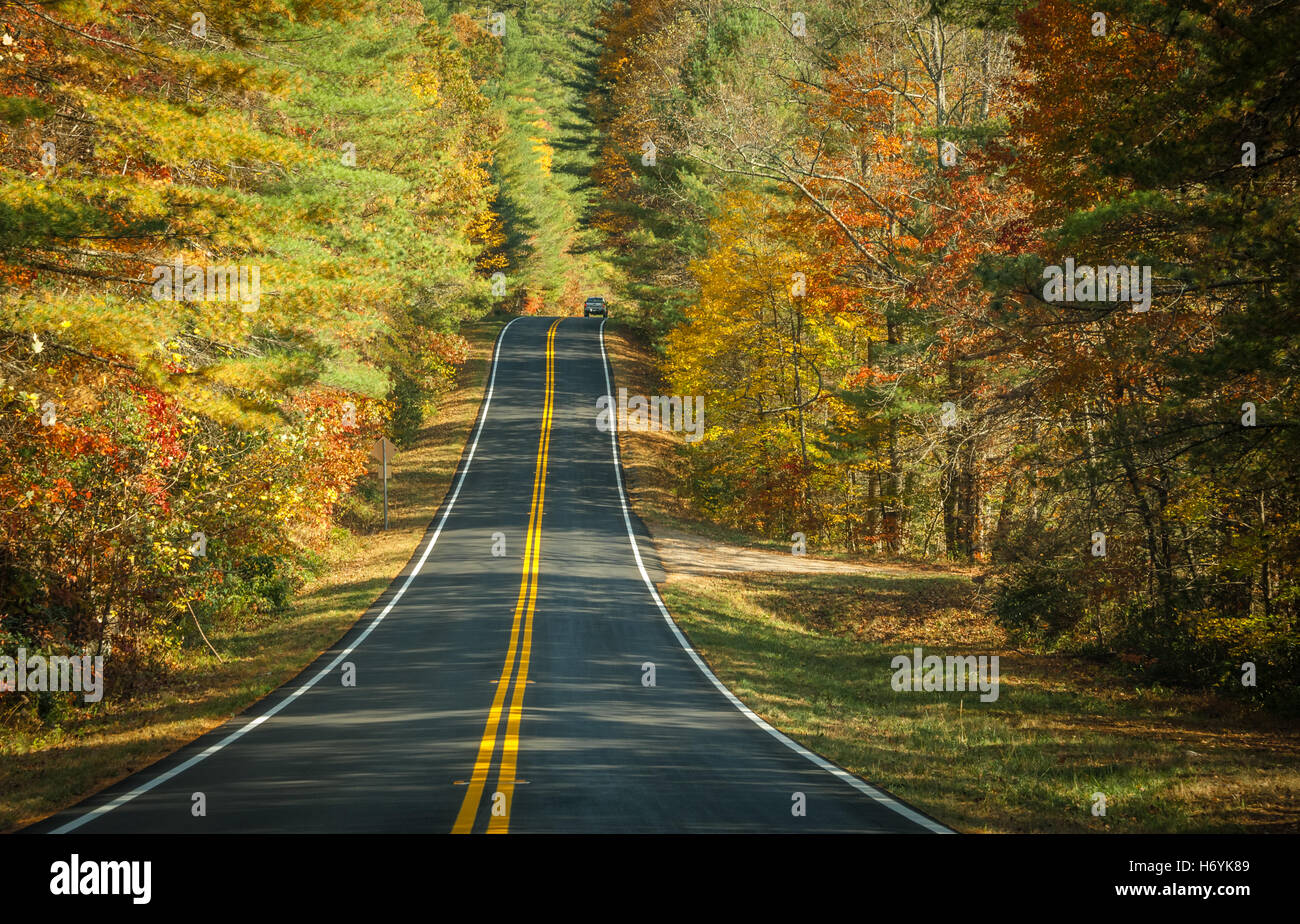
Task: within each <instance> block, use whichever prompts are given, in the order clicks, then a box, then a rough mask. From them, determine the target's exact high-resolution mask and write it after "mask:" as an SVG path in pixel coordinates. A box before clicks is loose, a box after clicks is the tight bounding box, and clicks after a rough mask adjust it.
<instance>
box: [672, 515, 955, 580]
mask: <svg viewBox="0 0 1300 924" xmlns="http://www.w3.org/2000/svg"><path fill="white" fill-rule="evenodd" d="M646 526H647V527H648V528H649V530H650V535H651V536H652V537H653V538H654V541H655V547H656V548H657V549H658V550H659V560H660V561H661V562H662V563H663V566H664V570H665V571H667V572H668V574H669V575H670V576H671V575H674V574H685V575H699V574H743V573H746V572H751V571H761V572H768V573H783V574H881V573H889V574H912V575H918V576H920V575H942V574H965V573H967V572H965V571H961V570H959V569H945V568H927V567H925V566H922V565H912V564H907V563H894V562H848V561H833V560H831V559H827V558H814V557H813V556H811V555H793V554H791V553H790V552H777V551H772V550H768V549H751V548H746V547H745V546H739V545H730V544H728V543H725V542H719V541H718V540H716V539H706V538H704V537H702V536H695V535H692V534H690V533H686V532H682V531H681V530H678V529H672V528H670V527H666V526H662V525H659V524H655V523H647V524H646Z"/></svg>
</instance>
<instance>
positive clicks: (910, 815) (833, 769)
mask: <svg viewBox="0 0 1300 924" xmlns="http://www.w3.org/2000/svg"><path fill="white" fill-rule="evenodd" d="M600 358H601V364H602V367H603V369H604V372H605V394H606V395H607V396H609V395H612V393H613V385H612V384H611V383H610V380H609V358H608V357H607V356H606V355H605V322H604V321H603V320H602V321H601V322H600ZM611 400H612V398H611ZM609 441H610V445H611V446H612V447H613V449H614V472H615V475H616V476H617V479H618V497H619V502H620V503H621V504H622V506H623V523H624V525H626V526H627V538H628V540H629V541H630V542H631V543H632V554H633V556H635V558H636V566H637V570H639V571H640V572H641V580H643V581H645V586H646V588H647V589H648V590H649V591H650V596H651V597H653V598H654V601H655V605H656V606H657V607H659V613H660V615H661V616H663V618H664V622H666V623H668V628H669V629H671V630H672V632H673V635H674V636H676V638H677V642H678V644H680V645H681V646H682V648H683V649H685V651H686V653H687V654H688V655H690V656H691V660H692V661H694V662H695V666H696V667H698V668H699V669H700V672H701V673H703V674H704V676H705V677H707V678H708V679H709V681H710V682H711V683H712V684H713V685H714V686H715V687H717V688H718V690H719V692H721V693H722V695H723V696H725V697H726V698H727V699H728V700H730V701H731V705H733V706H735V707H736V708H737V709H739V710H740V712H741V713H742V714H743V715H744V716H745V718H747V719H749V720H750V721H751V722H753V723H754V724H755V725H757V726H758V727H759V728H761V729H763V731H765V732H767V733H768V734H769V735H771V736H772V737H773V738H775V739H776V740H777V741H779V742H781V743H782V744H784V745H785V746H786V747H788V748H789V749H790V750H792V751H794V752H795V753H796V754H799V755H801V756H803V757H806V758H808V760H810V761H812V762H813V763H814V764H816V765H817V766H818V767H820V768H821V769H823V770H825V771H826V772H827V773H830V774H832V775H834V776H835V777H837V778H838V779H840V780H843V781H844V782H845V783H848V784H849V785H850V786H852V787H853V788H854V789H856V790H858V792H860V793H862V794H863V795H866V796H870V797H871V798H872V799H874V800H876V801H877V802H879V803H880V804H881V805H883V806H885V807H886V808H889V809H893V810H894V811H895V812H897V813H898V814H900V815H902V816H903V817H904V818H906V819H907V820H908V821H911V822H913V823H914V824H918V825H920V826H921V827H923V828H925V829H926V830H928V831H932V832H934V833H935V834H955V833H956V832H955V831H953V830H952V829H951V828H947V827H945V826H944V825H941V824H940V823H939V822H937V821H935V820H934V819H933V818H927V817H926V816H925V815H922V814H921V813H920V812H918V811H916V810H915V809H913V808H911V807H909V806H907V805H904V804H903V803H901V802H899V801H898V800H897V799H895V798H894V797H893V796H891V795H890V794H889V793H887V792H883V791H881V790H879V789H877V788H876V787H874V786H872V785H871V784H870V783H867V782H865V781H863V780H860V779H858V778H857V777H856V776H854V775H853V774H851V773H849V772H848V771H847V770H845V769H843V768H842V767H837V766H835V764H833V763H831V762H830V761H828V760H827V759H826V758H824V757H822V756H821V755H819V754H815V753H813V752H812V751H810V750H808V749H807V748H806V747H804V746H803V745H802V744H799V743H798V742H797V741H794V740H792V739H791V738H789V737H787V736H786V735H785V734H784V733H783V732H780V731H778V730H777V729H775V728H773V727H772V726H771V725H769V724H768V723H767V722H766V721H765V720H764V719H763V718H762V716H760V715H758V714H757V713H755V712H754V711H753V710H752V709H750V708H749V707H748V706H746V705H745V704H744V703H742V702H741V701H740V700H739V699H738V698H737V697H736V694H734V693H732V692H731V691H730V690H728V689H727V687H726V685H725V684H723V682H722V681H721V680H719V679H718V678H717V676H716V675H715V674H714V673H713V671H711V670H709V666H708V665H707V664H705V663H704V659H703V658H701V657H700V656H699V654H698V653H697V652H696V651H695V649H694V648H692V647H691V643H690V642H689V641H687V640H686V636H685V635H683V634H682V630H681V629H680V628H678V626H677V623H675V622H673V617H672V616H671V615H670V614H669V612H668V607H666V606H664V602H663V600H661V599H660V598H659V591H657V590H655V585H654V582H653V581H651V580H650V575H649V574H647V573H646V570H645V563H644V562H643V561H642V560H641V549H640V547H639V546H638V545H637V541H636V533H634V532H633V530H632V518H631V515H630V514H629V511H628V503H627V494H626V492H624V490H623V464H622V462H621V461H620V459H619V454H618V428H617V427H610V429H609Z"/></svg>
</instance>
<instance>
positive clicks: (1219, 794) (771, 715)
mask: <svg viewBox="0 0 1300 924" xmlns="http://www.w3.org/2000/svg"><path fill="white" fill-rule="evenodd" d="M606 347H607V350H608V351H609V355H610V361H611V363H612V364H613V366H614V370H615V375H616V378H617V385H618V386H622V387H625V388H627V389H628V390H629V391H630V392H632V393H634V394H636V393H641V394H661V393H663V392H662V390H661V389H662V388H663V383H662V379H661V377H660V375H659V373H658V369H657V366H656V364H655V361H654V357H653V355H652V354H651V352H650V351H649V350H648V348H647V347H646V345H645V344H644V342H643V341H642V340H640V339H639V338H638V337H637V335H636V333H635V331H632V330H629V329H628V328H626V327H622V326H619V325H617V324H614V323H611V324H610V325H607V326H606ZM620 443H621V446H622V449H623V459H624V466H625V469H626V470H627V474H628V485H629V492H628V493H629V498H630V500H631V503H632V505H633V507H634V508H635V509H636V511H637V513H638V515H640V516H641V518H642V519H643V520H644V521H646V523H647V525H648V526H649V527H650V529H651V532H652V533H653V532H654V531H655V528H656V526H660V527H664V526H666V527H670V528H674V529H680V530H682V531H685V532H689V533H694V534H696V535H699V536H704V537H706V538H710V539H717V540H720V541H725V542H729V543H732V544H735V545H739V546H747V547H749V548H759V549H762V548H770V549H774V550H777V551H781V552H786V553H788V552H789V546H788V545H786V544H785V543H773V542H765V541H762V540H756V539H755V538H753V537H749V536H745V535H743V534H740V533H737V532H735V531H734V530H729V529H727V528H725V527H722V526H718V525H716V524H711V523H708V522H707V521H705V520H703V519H701V518H700V517H698V516H697V515H695V514H694V513H693V512H692V511H691V510H690V508H689V503H688V501H687V500H686V499H684V498H682V497H681V496H680V495H679V494H678V493H677V492H676V490H675V480H674V479H675V476H676V473H677V472H678V471H680V462H679V461H678V457H677V453H678V451H679V449H678V445H679V444H678V443H676V442H675V440H674V439H673V438H672V437H671V436H668V435H665V434H647V433H622V434H620ZM810 551H814V550H810ZM816 554H818V555H819V556H820V555H821V553H820V552H817V553H816ZM822 557H826V558H836V559H841V560H855V561H858V562H860V563H862V564H863V566H864V568H865V569H866V573H864V574H861V575H851V574H850V575H843V574H819V575H801V574H778V573H772V572H751V573H747V574H743V575H739V576H735V575H727V576H720V575H719V576H686V575H681V574H678V575H670V577H669V580H668V582H667V583H666V585H665V586H664V588H663V592H664V600H665V603H666V604H667V605H668V608H669V610H670V611H671V612H672V614H673V618H674V619H675V620H676V621H677V622H678V624H679V625H680V626H681V627H682V629H683V630H684V631H685V632H686V633H687V634H688V635H689V636H690V638H691V641H692V644H693V645H695V647H696V648H697V650H699V652H700V654H701V655H702V656H703V657H704V658H705V659H706V660H707V661H708V663H709V665H710V666H711V667H712V669H713V670H714V671H715V672H716V673H717V674H718V677H719V678H720V679H721V680H722V681H723V682H724V683H726V684H727V686H728V687H729V688H730V689H731V690H732V691H733V692H735V694H736V695H737V696H739V697H740V698H741V699H742V700H743V701H744V702H745V703H746V704H747V705H748V706H749V707H750V708H751V709H753V710H754V711H755V712H757V713H758V714H759V715H761V716H763V718H765V719H766V720H767V721H769V722H770V723H771V724H772V725H774V726H776V727H777V728H779V729H781V730H782V731H784V732H785V733H786V734H788V735H790V736H791V737H792V738H794V739H795V740H797V741H799V742H800V743H802V744H803V745H804V746H806V747H808V748H811V749H812V750H814V751H816V752H817V753H819V754H823V755H825V756H826V757H828V758H830V759H831V760H833V761H835V762H836V763H839V764H841V765H842V766H844V767H846V768H848V769H849V770H851V771H852V772H854V773H857V774H859V775H860V776H862V777H863V778H865V779H868V780H871V781H872V782H874V783H877V784H879V785H880V786H882V787H884V788H886V789H888V790H889V791H890V792H893V793H895V794H896V795H898V796H899V797H900V798H902V799H904V800H905V801H907V802H910V803H912V804H914V805H916V806H917V807H919V808H921V809H923V810H924V811H926V812H928V813H930V814H932V815H934V816H935V817H936V818H938V819H939V820H940V821H942V822H944V823H945V824H948V825H950V826H951V827H954V828H956V829H958V830H960V831H968V832H1013V833H1026V832H1126V833H1128V832H1133V833H1136V832H1150V833H1161V832H1203V833H1220V832H1225V833H1226V832H1250V833H1256V832H1290V833H1294V832H1300V726H1297V724H1296V723H1295V722H1293V721H1288V720H1284V719H1282V718H1280V717H1277V716H1271V715H1268V714H1260V713H1254V712H1249V711H1247V710H1245V709H1243V708H1241V707H1238V706H1237V705H1235V704H1233V703H1230V702H1227V701H1225V700H1222V699H1219V698H1217V697H1214V696H1212V695H1209V694H1200V693H1188V692H1183V691H1178V690H1171V689H1166V688H1162V687H1140V686H1136V685H1134V684H1133V682H1132V681H1130V680H1128V679H1127V678H1126V677H1125V676H1124V674H1123V671H1122V666H1115V665H1112V664H1105V663H1099V662H1094V661H1089V660H1085V659H1083V658H1079V657H1073V656H1067V655H1059V654H1041V653H1034V652H1026V651H1017V650H1015V649H1014V648H1013V647H1012V646H1011V644H1010V643H1009V642H1008V640H1007V638H1006V636H1005V634H1004V633H1003V632H1002V630H1001V629H999V628H998V626H997V625H996V624H995V623H994V621H993V619H992V617H991V616H989V615H988V614H987V613H986V612H985V607H984V606H983V601H982V599H981V597H980V596H979V594H978V592H977V589H976V587H975V585H974V584H973V583H972V582H971V581H970V578H969V574H970V573H971V572H972V571H973V570H975V569H969V568H961V567H956V566H945V565H939V566H937V567H936V565H935V564H934V563H926V564H924V565H921V564H920V563H913V564H916V570H915V573H908V572H906V571H902V572H901V573H900V571H899V570H898V567H897V566H898V564H899V560H898V559H892V558H884V557H881V558H877V559H874V561H878V562H881V563H888V564H891V565H893V566H894V568H893V569H892V570H885V569H880V570H878V571H874V572H873V571H872V570H871V564H872V560H864V559H861V558H858V559H850V558H849V557H848V556H840V555H832V554H827V555H824V556H822ZM938 571H947V572H948V573H936V572H938ZM915 646H920V647H921V648H923V649H924V653H925V654H927V655H928V654H937V655H949V654H954V655H956V654H961V655H971V654H973V655H979V654H988V655H993V654H996V655H998V656H999V666H1000V672H1001V676H1000V696H999V698H998V700H997V701H996V702H991V703H983V702H980V699H979V693H978V692H974V693H971V692H967V693H958V692H954V693H923V692H914V693H906V692H895V691H894V690H893V689H892V688H891V687H890V683H889V681H890V677H891V675H892V673H893V672H892V670H891V669H890V661H891V659H892V658H893V657H894V656H895V655H900V654H901V655H910V653H911V651H912V648H913V647H915ZM1097 792H1101V793H1104V794H1105V796H1106V815H1105V816H1104V817H1102V816H1094V815H1093V814H1092V806H1093V793H1097ZM810 811H815V808H813V807H810Z"/></svg>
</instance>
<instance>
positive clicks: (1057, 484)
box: [593, 0, 1300, 706]
mask: <svg viewBox="0 0 1300 924" xmlns="http://www.w3.org/2000/svg"><path fill="white" fill-rule="evenodd" d="M602 28H603V30H604V31H605V32H606V34H607V39H606V47H605V50H604V52H603V55H602V58H601V62H600V77H601V81H600V85H599V89H598V90H597V92H596V93H595V94H594V98H593V112H594V114H595V118H596V120H597V123H598V124H599V126H600V128H601V137H602V143H603V145H604V149H603V151H602V154H603V156H602V158H601V161H600V163H599V165H598V166H597V169H596V171H595V173H594V176H595V178H596V180H597V181H598V183H599V185H600V188H601V190H602V192H603V194H604V201H603V203H600V204H599V205H598V207H597V209H596V211H595V214H594V216H593V221H594V222H595V223H596V224H597V225H598V226H599V227H600V228H601V229H602V230H603V232H604V233H605V234H606V235H607V240H608V241H609V246H610V247H611V248H612V250H613V252H614V253H615V254H616V255H617V260H618V262H619V264H620V266H621V267H622V269H623V271H624V272H625V273H626V276H627V278H628V280H629V297H631V298H632V299H634V304H636V305H637V306H638V311H639V312H640V317H641V320H642V323H644V324H645V325H646V326H647V327H648V328H649V329H651V330H653V331H654V332H655V336H656V338H657V340H658V342H659V343H660V344H661V346H662V356H663V363H664V367H665V370H666V372H667V374H668V376H669V379H670V381H671V382H672V385H673V391H674V393H681V394H694V395H702V396H704V398H705V405H706V408H707V410H706V423H707V433H706V436H705V438H704V440H703V441H701V442H699V443H697V444H694V445H692V446H690V447H686V448H685V450H684V458H685V459H686V463H687V465H688V469H689V473H688V475H687V476H686V477H685V479H684V488H685V490H686V492H687V494H688V496H689V497H690V498H691V500H692V503H693V504H695V505H697V506H698V508H699V509H701V510H703V511H707V513H708V515H709V516H711V517H713V518H715V519H717V520H719V521H721V522H724V523H728V524H730V525H732V526H735V527H736V528H739V529H743V530H746V531H749V532H752V533H754V534H758V535H762V536H766V537H770V538H773V539H783V540H789V538H790V537H791V536H792V534H794V533H796V532H798V533H803V534H805V535H806V536H807V537H808V543H809V548H810V549H812V548H813V547H819V548H821V549H823V550H845V551H848V552H852V553H861V554H883V555H893V556H902V557H915V558H920V559H934V558H943V559H949V560H956V561H961V562H970V563H973V564H976V565H978V566H981V567H982V568H983V571H982V574H983V576H984V578H986V579H987V580H988V582H989V587H990V591H991V600H990V607H991V609H992V612H993V613H994V615H995V616H996V618H997V621H998V623H999V624H1000V625H1001V626H1002V627H1003V628H1004V629H1006V630H1007V631H1008V633H1010V634H1011V636H1012V637H1013V638H1018V639H1020V640H1021V641H1022V642H1023V643H1024V644H1030V645H1036V646H1040V647H1043V648H1051V649H1054V650H1070V651H1074V652H1077V653H1081V654H1086V655H1094V656H1100V657H1107V658H1114V657H1119V658H1122V659H1124V660H1125V661H1127V662H1129V663H1130V664H1132V665H1133V667H1134V669H1135V670H1137V671H1139V672H1140V673H1141V674H1142V675H1144V676H1145V677H1147V678H1148V679H1152V678H1154V679H1159V680H1163V681H1165V682H1173V683H1181V684H1187V685H1191V686H1200V687H1206V688H1208V687H1218V688H1220V689H1222V690H1223V691H1225V692H1227V693H1229V694H1231V695H1236V696H1243V697H1245V698H1247V699H1253V700H1271V701H1274V702H1277V703H1282V702H1286V703H1290V704H1291V705H1293V706H1294V704H1295V702H1296V700H1295V692H1296V688H1295V679H1296V678H1297V677H1298V676H1300V660H1298V657H1300V636H1298V635H1297V631H1296V630H1297V624H1296V615H1297V585H1296V577H1297V573H1296V568H1297V564H1298V563H1300V547H1298V546H1297V539H1298V538H1300V537H1298V534H1297V529H1296V525H1295V524H1296V518H1297V513H1298V512H1300V511H1298V510H1297V502H1298V501H1300V497H1298V496H1297V487H1300V482H1298V480H1297V460H1298V459H1300V455H1298V450H1300V431H1298V430H1297V403H1296V402H1297V391H1296V377H1295V376H1296V362H1297V358H1298V354H1297V349H1298V348H1300V324H1298V323H1297V322H1298V320H1300V316H1298V314H1297V307H1296V306H1297V283H1298V282H1300V273H1298V271H1297V266H1296V256H1297V254H1298V253H1300V249H1298V248H1297V244H1298V243H1300V241H1298V238H1297V235H1298V234H1300V200H1298V199H1297V195H1296V193H1297V187H1296V182H1297V175H1298V174H1297V154H1300V92H1297V90H1298V87H1297V62H1298V61H1300V47H1298V46H1300V11H1298V10H1297V5H1296V4H1295V3H1256V2H1250V0H1246V2H1235V0H1229V2H1221V3H1201V2H1146V0H1121V2H1116V3H1111V4H1107V5H1104V6H1102V7H1097V8H1096V9H1094V7H1092V6H1088V5H1084V4H1080V3H1076V2H1069V0H1042V2H1036V3H1033V2H1031V3H1022V2H1008V3H1004V2H999V0H948V2H945V0H927V2H912V0H885V2H880V0H871V2H852V0H850V2H835V3H824V4H803V5H801V6H800V7H799V8H798V9H797V10H792V9H791V8H789V7H787V6H784V5H778V4H773V3H765V2H690V0H685V2H679V0H666V2H644V3H642V2H637V3H632V4H622V5H617V6H614V7H611V8H610V9H609V10H608V11H606V13H605V16H604V19H603V20H602ZM647 152H648V153H647ZM1248 663H1249V664H1250V665H1253V666H1254V667H1255V668H1256V669H1257V670H1258V671H1260V672H1262V673H1267V674H1268V676H1269V677H1271V678H1272V679H1271V680H1270V681H1269V682H1268V683H1267V684H1259V685H1255V686H1252V685H1250V684H1249V683H1243V680H1242V678H1243V671H1248V670H1249V668H1247V666H1246V665H1247V664H1248Z"/></svg>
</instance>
